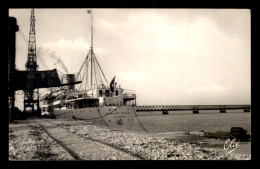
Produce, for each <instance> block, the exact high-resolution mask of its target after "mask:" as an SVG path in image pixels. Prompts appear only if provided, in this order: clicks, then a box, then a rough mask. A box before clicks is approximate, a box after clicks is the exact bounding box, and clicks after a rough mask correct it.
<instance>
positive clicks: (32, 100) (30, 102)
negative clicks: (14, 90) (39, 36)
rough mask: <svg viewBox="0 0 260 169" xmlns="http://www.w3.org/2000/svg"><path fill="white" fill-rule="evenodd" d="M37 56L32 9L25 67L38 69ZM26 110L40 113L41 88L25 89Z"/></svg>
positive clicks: (30, 70) (29, 69) (28, 69)
mask: <svg viewBox="0 0 260 169" xmlns="http://www.w3.org/2000/svg"><path fill="white" fill-rule="evenodd" d="M38 67H39V66H38V64H37V57H36V38H35V16H34V9H32V10H31V18H30V33H29V44H28V59H27V62H26V64H25V68H26V70H27V71H29V72H35V71H37V70H38ZM24 111H25V112H28V113H31V114H33V115H34V114H38V113H40V108H39V89H26V90H24Z"/></svg>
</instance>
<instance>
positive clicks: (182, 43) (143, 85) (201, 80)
mask: <svg viewBox="0 0 260 169" xmlns="http://www.w3.org/2000/svg"><path fill="white" fill-rule="evenodd" d="M9 15H10V16H14V17H16V18H17V24H18V25H19V28H20V31H22V32H23V33H24V35H25V36H26V37H27V39H28V36H29V26H30V22H29V21H30V15H31V9H10V10H9ZM35 17H36V46H37V52H38V53H39V55H40V56H41V58H42V59H43V60H44V62H45V63H46V65H47V66H48V68H49V69H54V68H55V67H56V66H55V65H53V64H54V63H56V62H57V58H59V59H61V60H62V61H63V63H64V64H65V65H66V67H67V70H68V72H69V73H76V72H78V71H79V68H80V66H81V64H82V62H83V60H84V58H85V56H86V55H87V53H88V50H89V47H90V15H89V14H88V13H87V9H35ZM93 17H94V27H95V36H94V52H95V53H96V56H97V59H98V60H99V62H100V64H101V66H102V68H103V71H104V72H105V74H106V77H107V79H108V81H109V82H110V81H111V79H112V78H113V77H114V76H115V75H116V81H117V83H118V84H121V86H122V87H123V88H126V89H133V90H135V91H136V94H137V104H138V105H178V104H187V105H188V104H202V105H207V104H251V63H250V62H251V44H250V42H251V36H250V34H251V32H250V26H251V23H250V22H251V21H250V19H251V16H250V10H247V9H93ZM16 39H17V44H16V65H17V67H18V68H19V69H20V70H24V69H25V62H26V60H27V53H28V45H27V44H26V43H25V41H24V40H23V39H22V37H21V35H20V34H19V33H18V32H17V38H16ZM54 56H55V57H54ZM38 63H39V66H40V70H45V69H44V67H43V66H42V64H41V63H40V62H39V61H38ZM57 69H58V70H60V71H62V72H65V70H64V68H62V65H61V64H57ZM22 101H23V100H20V101H19V103H18V104H22ZM21 109H22V108H21Z"/></svg>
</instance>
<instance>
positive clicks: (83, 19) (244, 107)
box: [7, 8, 252, 161]
mask: <svg viewBox="0 0 260 169" xmlns="http://www.w3.org/2000/svg"><path fill="white" fill-rule="evenodd" d="M7 36H8V56H7V58H8V119H7V120H8V137H9V138H8V145H9V146H8V159H9V161H123V160H124V161H125V160H127V161H130V160H131V161H132V160H178V161H180V160H195V161H197V160H218V161H223V160H235V161H240V160H251V134H252V133H251V10H250V9H246V8H244V9H242V8H240V9H238V8H237V9H235V8H234V9H232V8H229V9H224V8H223V9H222V8H216V9H214V8H212V9H210V8H9V9H8V35H7Z"/></svg>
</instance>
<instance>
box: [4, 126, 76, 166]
mask: <svg viewBox="0 0 260 169" xmlns="http://www.w3.org/2000/svg"><path fill="white" fill-rule="evenodd" d="M12 126H14V127H9V160H14V161H16V160H19V161H42V160H47V161H57V160H74V159H73V157H72V156H71V155H70V154H69V153H67V152H66V151H65V150H64V149H63V148H62V147H61V146H60V145H59V144H57V143H56V142H55V141H53V140H52V139H51V138H50V137H49V136H48V135H47V134H46V133H45V132H44V131H43V129H42V128H41V127H40V125H39V124H33V123H32V124H13V125H12Z"/></svg>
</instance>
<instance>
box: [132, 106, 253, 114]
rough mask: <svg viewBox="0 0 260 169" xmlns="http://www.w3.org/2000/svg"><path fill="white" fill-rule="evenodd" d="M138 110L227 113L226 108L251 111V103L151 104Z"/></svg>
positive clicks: (165, 112)
mask: <svg viewBox="0 0 260 169" xmlns="http://www.w3.org/2000/svg"><path fill="white" fill-rule="evenodd" d="M136 107H137V109H136V111H163V114H168V111H187V110H191V111H193V113H194V114H198V113H199V110H220V113H226V110H239V109H241V110H244V112H250V110H251V105H248V104H245V105H151V106H136Z"/></svg>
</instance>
